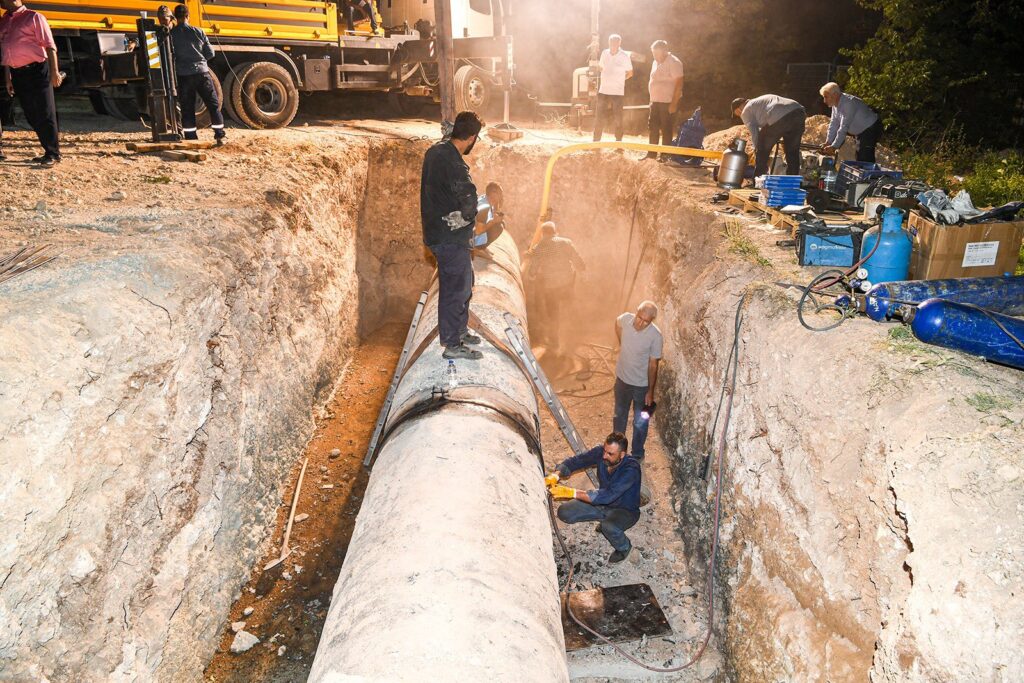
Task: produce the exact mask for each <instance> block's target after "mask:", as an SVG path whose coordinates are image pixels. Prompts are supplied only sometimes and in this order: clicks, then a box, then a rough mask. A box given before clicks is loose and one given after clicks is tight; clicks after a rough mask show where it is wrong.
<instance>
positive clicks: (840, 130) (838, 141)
mask: <svg viewBox="0 0 1024 683" xmlns="http://www.w3.org/2000/svg"><path fill="white" fill-rule="evenodd" d="M819 92H820V93H821V99H822V100H824V101H825V106H826V107H831V108H832V118H831V119H830V120H829V122H828V135H827V136H826V138H825V145H824V146H823V147H822V149H821V151H822V152H824V153H825V154H835V153H836V152H838V151H839V148H840V147H842V146H843V143H844V142H846V136H847V135H852V136H853V137H854V138H856V140H857V161H866V162H869V163H872V164H873V163H875V146H876V145H877V144H878V139H879V138H881V137H882V117H880V116H879V115H878V113H877V112H875V110H874V109H872V108H871V107H869V106H868V104H867V102H865V101H864V100H862V99H861V98H859V97H854V96H853V95H850V94H848V93H844V92H843V91H842V89H841V88H840V87H839V84H838V83H826V84H825V85H823V86H821V90H820V91H819Z"/></svg>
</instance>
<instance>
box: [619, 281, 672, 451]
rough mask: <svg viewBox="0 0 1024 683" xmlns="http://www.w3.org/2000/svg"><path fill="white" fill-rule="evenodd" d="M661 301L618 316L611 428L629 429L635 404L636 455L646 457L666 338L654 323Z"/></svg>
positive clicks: (634, 442)
mask: <svg viewBox="0 0 1024 683" xmlns="http://www.w3.org/2000/svg"><path fill="white" fill-rule="evenodd" d="M656 317H658V305H657V304H655V303H654V302H653V301H644V302H641V304H640V305H639V306H638V307H637V309H636V313H635V314H634V313H623V314H622V315H620V316H619V317H618V318H616V320H615V336H616V337H618V339H619V360H618V362H617V363H616V364H615V415H614V417H612V431H615V432H625V431H626V417H627V416H628V415H629V407H630V405H631V404H632V406H633V456H634V457H636V458H637V459H638V460H643V457H644V443H645V442H646V441H647V428H648V427H649V426H650V424H651V414H652V413H653V412H654V405H655V404H654V387H655V386H656V385H657V384H658V364H659V363H660V362H661V352H662V346H663V344H664V340H663V339H662V336H661V330H659V329H658V326H657V325H655V324H654V319H655V318H656Z"/></svg>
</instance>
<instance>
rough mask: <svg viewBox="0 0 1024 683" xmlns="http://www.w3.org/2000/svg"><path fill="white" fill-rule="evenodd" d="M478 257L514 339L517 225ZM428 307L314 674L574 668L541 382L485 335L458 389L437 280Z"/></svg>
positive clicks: (491, 317)
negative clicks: (441, 323)
mask: <svg viewBox="0 0 1024 683" xmlns="http://www.w3.org/2000/svg"><path fill="white" fill-rule="evenodd" d="M473 266H474V269H475V270H476V286H475V288H474V293H473V303H472V310H473V313H474V315H475V316H478V318H479V321H482V324H483V325H482V326H483V327H486V328H487V329H488V330H490V331H491V332H492V333H493V334H494V335H495V336H496V337H497V338H499V339H500V340H501V341H504V329H505V324H504V321H503V319H502V315H503V314H504V313H505V312H506V311H508V312H511V313H513V314H514V315H516V316H517V317H518V318H519V319H520V320H522V321H523V322H524V324H525V320H526V313H525V304H524V301H523V289H522V282H521V280H520V276H519V256H518V253H517V251H516V246H515V243H514V242H513V240H512V238H511V237H509V236H508V235H507V234H505V235H502V236H501V237H499V238H498V239H497V240H496V241H495V242H494V243H493V244H491V245H490V246H489V247H488V248H487V250H486V251H485V252H483V253H481V254H480V255H478V256H476V257H475V258H474V260H473ZM421 320H422V322H421V323H420V326H419V329H418V330H417V333H416V338H415V340H414V341H413V343H412V347H411V348H412V349H414V352H413V353H414V355H415V353H417V352H421V353H419V355H418V357H415V358H414V359H413V360H412V362H411V363H410V365H409V366H408V368H407V370H406V372H405V374H404V376H403V377H402V378H401V380H400V382H399V385H398V388H397V391H396V393H395V398H394V404H393V406H392V410H391V414H390V417H389V419H388V422H387V426H386V427H385V431H384V437H383V439H382V445H381V447H380V450H379V455H378V457H377V460H376V463H375V464H374V466H373V473H372V476H371V477H370V482H369V485H368V486H367V489H366V495H365V497H364V499H363V505H362V509H361V510H360V512H359V517H358V518H357V520H356V525H355V530H354V532H353V534H352V540H351V542H350V544H349V547H348V555H347V557H346V559H345V564H344V566H343V567H342V569H341V575H340V576H339V577H338V583H337V584H336V586H335V588H334V596H333V599H332V602H331V607H330V611H329V612H328V614H327V622H326V624H325V625H324V631H323V634H322V635H321V637H320V645H319V646H318V648H317V653H316V657H315V660H314V662H313V670H312V672H311V674H310V677H309V680H310V681H315V682H319V681H324V682H329V681H356V680H358V681H417V682H421V681H483V680H489V681H515V682H516V683H524V682H527V681H544V682H545V683H548V682H550V681H567V680H568V678H569V675H568V670H567V668H566V658H565V643H564V640H563V636H562V627H561V621H560V607H559V596H558V579H557V575H556V572H555V563H554V557H553V554H552V545H551V530H550V526H549V522H548V516H547V505H546V499H545V495H546V494H545V491H544V485H543V481H542V477H543V474H542V468H541V465H540V462H539V459H538V456H537V448H538V446H537V440H538V437H539V422H538V420H537V402H536V399H535V398H534V394H533V389H532V387H531V385H530V383H529V380H528V379H527V377H526V376H525V375H524V374H523V372H522V371H521V370H520V368H519V367H518V366H517V364H516V362H515V361H514V360H513V359H512V358H510V357H509V356H508V355H507V354H506V353H505V352H504V351H503V350H502V349H501V348H500V346H496V345H494V344H492V343H490V342H489V341H487V340H485V341H484V343H483V344H482V346H481V347H480V348H481V350H482V351H483V354H484V357H483V359H482V360H479V361H457V365H456V367H457V370H458V386H457V387H456V388H455V389H454V390H452V391H451V392H448V390H447V379H446V369H447V361H445V360H444V359H443V358H442V357H441V347H440V346H439V345H438V343H437V338H436V322H437V285H436V282H435V283H434V284H433V285H432V287H431V291H430V295H429V298H428V300H427V304H426V307H425V308H424V310H423V316H422V319H421ZM471 327H480V325H477V326H474V325H473V323H472V322H471ZM478 332H479V330H478ZM499 344H500V342H499ZM442 388H443V389H444V392H445V394H448V395H447V396H442V395H441V390H442Z"/></svg>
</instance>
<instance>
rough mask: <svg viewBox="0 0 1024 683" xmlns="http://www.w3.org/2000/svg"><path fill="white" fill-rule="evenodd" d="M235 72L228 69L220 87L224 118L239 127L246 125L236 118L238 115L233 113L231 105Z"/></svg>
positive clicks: (233, 106) (233, 108) (232, 105)
mask: <svg viewBox="0 0 1024 683" xmlns="http://www.w3.org/2000/svg"><path fill="white" fill-rule="evenodd" d="M235 81H236V79H235V72H234V71H231V70H230V69H229V70H228V72H227V73H226V74H224V80H223V81H221V87H222V90H223V92H224V104H223V109H224V116H225V117H226V118H229V119H231V120H232V121H234V122H235V123H237V124H239V125H242V126H244V125H246V124H245V123H244V122H243V121H242V120H241V119H239V118H238V114H237V113H236V112H235V105H234V104H232V97H231V92H232V90H233V89H234V87H235Z"/></svg>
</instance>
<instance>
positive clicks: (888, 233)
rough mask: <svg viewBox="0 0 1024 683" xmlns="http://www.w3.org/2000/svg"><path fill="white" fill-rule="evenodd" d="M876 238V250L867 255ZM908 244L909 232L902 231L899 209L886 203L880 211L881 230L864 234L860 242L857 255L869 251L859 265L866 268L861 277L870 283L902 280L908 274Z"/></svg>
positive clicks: (909, 247)
mask: <svg viewBox="0 0 1024 683" xmlns="http://www.w3.org/2000/svg"><path fill="white" fill-rule="evenodd" d="M876 241H878V243H879V244H878V249H875V253H874V254H871V250H872V249H874V247H875V242H876ZM911 247H912V243H911V239H910V235H908V234H907V233H906V231H905V230H903V212H902V211H901V210H899V209H894V208H893V207H891V206H890V207H889V208H887V209H886V210H885V211H884V212H883V213H882V228H881V231H880V232H874V231H871V232H868V233H866V234H865V235H864V240H863V241H862V242H861V247H860V252H861V254H865V255H866V254H871V258H869V259H868V260H867V261H866V262H865V263H864V266H863V267H864V268H865V269H866V270H867V271H868V276H867V278H865V279H867V280H868V281H870V282H872V283H874V284H878V283H879V282H893V281H895V280H906V279H907V275H909V273H910V250H911Z"/></svg>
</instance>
